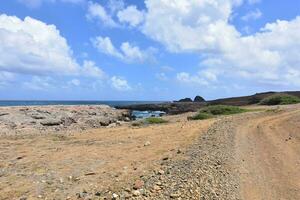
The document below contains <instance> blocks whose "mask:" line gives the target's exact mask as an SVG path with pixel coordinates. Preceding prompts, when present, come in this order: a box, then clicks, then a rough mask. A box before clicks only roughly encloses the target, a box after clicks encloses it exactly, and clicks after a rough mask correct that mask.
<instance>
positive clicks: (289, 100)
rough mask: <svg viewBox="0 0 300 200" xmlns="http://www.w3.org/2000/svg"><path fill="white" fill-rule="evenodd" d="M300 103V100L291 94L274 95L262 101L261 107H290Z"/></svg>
mask: <svg viewBox="0 0 300 200" xmlns="http://www.w3.org/2000/svg"><path fill="white" fill-rule="evenodd" d="M296 103H300V99H299V98H298V97H296V96H293V95H289V94H274V95H272V96H269V97H266V98H264V99H263V100H261V102H260V104H261V105H269V106H271V105H288V104H296Z"/></svg>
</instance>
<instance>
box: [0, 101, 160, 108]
mask: <svg viewBox="0 0 300 200" xmlns="http://www.w3.org/2000/svg"><path fill="white" fill-rule="evenodd" d="M148 103H162V101H15V100H12V101H7V100H0V106H48V105H103V104H104V105H108V106H111V107H115V106H126V105H134V104H148Z"/></svg>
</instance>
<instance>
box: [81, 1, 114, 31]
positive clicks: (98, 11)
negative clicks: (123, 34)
mask: <svg viewBox="0 0 300 200" xmlns="http://www.w3.org/2000/svg"><path fill="white" fill-rule="evenodd" d="M86 17H87V18H88V19H90V20H93V19H95V20H99V21H100V22H101V23H103V24H104V25H106V26H110V27H117V26H118V24H117V23H116V22H115V21H114V20H113V18H112V16H111V15H110V14H109V13H107V11H106V10H105V8H104V7H103V6H102V5H100V4H98V3H94V2H92V1H89V2H88V13H87V15H86Z"/></svg>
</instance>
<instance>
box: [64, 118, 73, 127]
mask: <svg viewBox="0 0 300 200" xmlns="http://www.w3.org/2000/svg"><path fill="white" fill-rule="evenodd" d="M61 121H62V123H63V125H64V126H70V125H71V124H74V123H76V120H75V119H74V118H72V117H63V118H61Z"/></svg>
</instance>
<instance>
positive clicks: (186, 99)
mask: <svg viewBox="0 0 300 200" xmlns="http://www.w3.org/2000/svg"><path fill="white" fill-rule="evenodd" d="M178 102H193V100H192V99H191V98H184V99H180V100H179V101H178Z"/></svg>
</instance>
